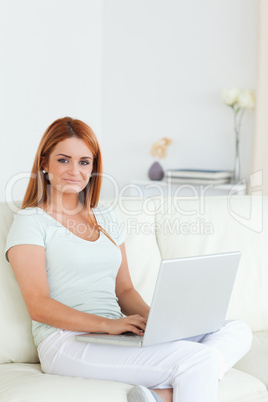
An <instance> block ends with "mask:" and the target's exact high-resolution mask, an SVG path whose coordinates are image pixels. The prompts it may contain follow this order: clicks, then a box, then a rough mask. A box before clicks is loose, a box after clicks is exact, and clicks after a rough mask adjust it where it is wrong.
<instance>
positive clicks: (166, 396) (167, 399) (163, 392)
mask: <svg viewBox="0 0 268 402" xmlns="http://www.w3.org/2000/svg"><path fill="white" fill-rule="evenodd" d="M153 391H154V392H156V393H157V394H158V395H159V396H160V398H162V399H163V402H172V397H173V389H172V388H167V389H153Z"/></svg>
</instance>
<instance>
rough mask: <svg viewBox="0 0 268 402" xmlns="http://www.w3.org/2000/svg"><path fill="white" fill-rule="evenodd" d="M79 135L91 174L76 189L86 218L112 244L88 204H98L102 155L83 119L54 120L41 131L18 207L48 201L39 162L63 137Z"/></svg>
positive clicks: (45, 176) (33, 205)
mask: <svg viewBox="0 0 268 402" xmlns="http://www.w3.org/2000/svg"><path fill="white" fill-rule="evenodd" d="M72 137H75V138H79V139H81V140H83V141H84V143H85V144H86V145H87V146H88V148H89V149H90V150H91V152H92V154H93V170H92V177H91V179H90V181H89V182H88V184H87V185H86V187H85V188H84V189H83V190H82V191H81V192H80V193H79V195H78V197H79V201H80V202H81V203H82V204H83V205H85V207H86V211H87V214H88V219H89V222H90V223H91V225H92V226H94V227H95V228H98V229H99V230H101V231H102V232H103V233H104V234H105V235H106V236H107V237H108V238H109V239H110V240H111V241H112V242H113V243H114V244H115V242H114V241H113V239H112V238H111V237H110V236H109V234H108V233H107V232H106V231H105V230H104V229H103V228H102V227H101V226H100V225H98V224H97V223H96V222H95V220H94V218H93V217H92V214H91V213H90V208H95V207H96V206H97V205H98V202H99V197H100V191H101V183H102V173H103V170H102V156H101V151H100V146H99V143H98V140H97V137H96V135H95V133H94V131H93V130H92V129H91V128H90V127H89V126H88V125H87V124H86V123H84V122H82V121H81V120H77V119H72V118H71V117H64V118H61V119H58V120H55V121H54V122H53V123H52V124H51V125H50V126H49V127H48V129H47V130H46V131H45V133H44V135H43V136H42V138H41V141H40V144H39V147H38V149H37V152H36V155H35V159H34V163H33V167H32V172H31V177H30V180H29V183H28V186H27V189H26V192H25V195H24V198H23V201H22V207H21V209H24V208H27V207H38V206H39V205H41V204H44V205H46V206H47V205H48V204H49V184H50V183H49V180H48V177H47V176H48V175H44V174H43V172H42V169H43V165H44V164H45V163H47V162H48V159H49V156H50V154H51V152H52V150H53V149H54V147H55V146H56V145H57V144H58V143H60V142H61V141H64V140H66V139H67V138H72Z"/></svg>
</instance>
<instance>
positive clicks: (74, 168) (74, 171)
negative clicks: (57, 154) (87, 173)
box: [68, 163, 79, 174]
mask: <svg viewBox="0 0 268 402" xmlns="http://www.w3.org/2000/svg"><path fill="white" fill-rule="evenodd" d="M68 170H69V172H70V173H72V174H77V173H79V167H78V165H77V164H76V163H70V165H69V169H68Z"/></svg>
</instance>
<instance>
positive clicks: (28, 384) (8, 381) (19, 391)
mask: <svg viewBox="0 0 268 402" xmlns="http://www.w3.org/2000/svg"><path fill="white" fill-rule="evenodd" d="M0 378H1V381H0V401H5V402H14V401H16V402H25V401H27V402H36V401H38V402H74V401H79V402H89V401H92V402H107V401H109V402H126V400H127V397H126V396H127V393H128V391H129V390H130V389H131V385H128V384H124V383H120V382H113V381H111V382H109V381H98V380H86V379H83V378H75V377H61V376H58V375H50V374H44V373H42V371H41V369H40V365H39V364H26V363H10V364H1V365H0Z"/></svg>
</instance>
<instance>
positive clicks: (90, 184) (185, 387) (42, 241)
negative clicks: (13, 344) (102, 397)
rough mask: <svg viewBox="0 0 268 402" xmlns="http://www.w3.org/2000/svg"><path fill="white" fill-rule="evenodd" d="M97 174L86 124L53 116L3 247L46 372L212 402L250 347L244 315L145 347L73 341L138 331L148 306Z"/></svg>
mask: <svg viewBox="0 0 268 402" xmlns="http://www.w3.org/2000/svg"><path fill="white" fill-rule="evenodd" d="M101 180H102V158H101V152H100V148H99V144H98V141H97V139H96V136H95V134H94V133H93V131H92V129H91V128H90V127H88V126H87V125H86V124H85V123H83V122H82V121H79V120H75V119H72V118H69V117H65V118H62V119H58V120H56V121H55V122H54V123H52V124H51V125H50V126H49V127H48V129H47V130H46V132H45V133H44V135H43V137H42V139H41V142H40V145H39V148H38V150H37V154H36V157H35V161H34V165H33V169H32V174H31V178H30V181H29V184H28V187H27V190H26V193H25V196H24V199H23V203H22V209H21V210H20V211H19V212H18V214H17V215H16V216H15V218H14V222H13V224H12V227H11V229H10V232H9V235H8V239H7V245H6V258H7V259H8V260H9V262H10V264H11V266H12V268H13V270H14V273H15V276H16V278H17V281H18V284H19V286H20V289H21V292H22V295H23V298H24V300H25V303H26V306H27V309H28V311H29V314H30V316H31V318H32V320H33V337H34V342H35V344H36V346H37V348H38V349H37V350H38V354H39V358H40V362H41V368H42V370H43V372H44V373H50V374H59V375H66V376H79V377H84V378H96V379H103V380H115V381H122V382H127V383H131V384H134V385H136V386H135V387H133V388H132V390H131V391H130V393H129V394H128V400H129V401H140V402H141V401H144V402H145V401H148V402H149V401H154V402H155V401H165V402H168V401H172V398H173V401H183V402H214V401H215V402H216V401H217V392H218V380H219V379H221V378H222V376H223V375H224V373H225V372H226V371H227V370H229V369H230V368H231V367H232V366H233V364H234V363H236V362H237V361H238V360H239V359H240V358H241V357H242V356H243V355H244V354H245V353H246V352H247V351H248V350H249V348H250V345H251V331H250V329H249V328H248V327H247V326H246V325H245V324H244V323H243V322H240V321H231V322H226V323H225V325H224V326H223V328H222V329H221V330H220V331H218V332H216V333H212V334H207V335H206V336H205V337H203V338H202V339H198V342H194V341H191V340H187V341H175V342H169V343H166V344H162V345H157V346H149V347H145V348H133V347H120V346H111V345H100V344H90V343H82V342H76V341H75V335H77V334H78V333H85V332H105V333H109V334H120V333H122V332H125V331H132V332H134V333H135V334H138V335H142V333H143V331H144V329H145V326H146V321H147V317H148V314H149V310H150V307H149V306H148V305H147V304H146V303H145V302H144V301H143V299H142V298H141V296H140V295H139V293H138V292H137V291H136V290H135V289H134V287H133V284H132V282H131V278H130V275H129V270H128V263H127V257H126V251H125V245H124V236H123V235H122V233H120V231H119V226H118V225H117V224H115V223H116V216H115V214H114V213H113V212H111V211H109V210H108V209H107V208H104V207H102V206H100V205H98V201H99V195H100V189H101ZM123 314H124V315H125V317H124V316H123ZM174 319H175V317H174Z"/></svg>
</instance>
